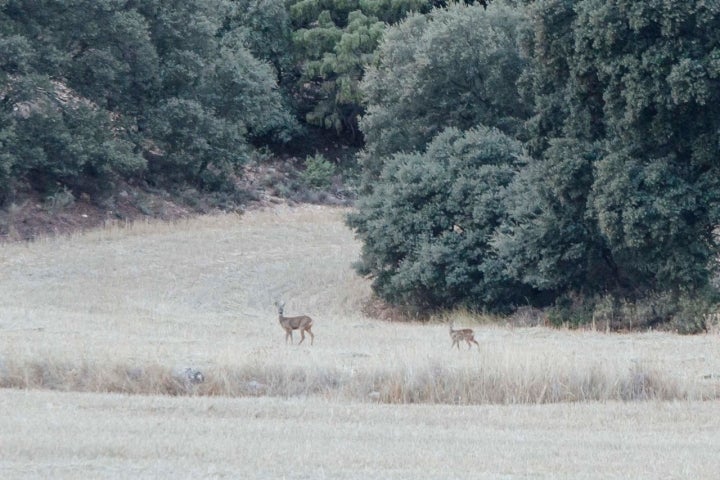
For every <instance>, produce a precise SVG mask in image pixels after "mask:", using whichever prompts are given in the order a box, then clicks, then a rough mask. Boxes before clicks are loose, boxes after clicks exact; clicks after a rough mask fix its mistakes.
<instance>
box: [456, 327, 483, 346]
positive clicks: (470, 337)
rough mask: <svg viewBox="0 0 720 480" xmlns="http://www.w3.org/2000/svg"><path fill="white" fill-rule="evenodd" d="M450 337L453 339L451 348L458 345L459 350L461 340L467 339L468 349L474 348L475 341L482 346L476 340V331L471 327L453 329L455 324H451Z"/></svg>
mask: <svg viewBox="0 0 720 480" xmlns="http://www.w3.org/2000/svg"><path fill="white" fill-rule="evenodd" d="M450 338H451V339H452V345H450V348H452V347H454V346H457V348H458V350H460V340H465V342H467V344H468V349H470V348H472V344H473V343H474V344H475V345H477V347H478V348H480V344H479V343H478V342H476V341H475V333H474V332H473V331H472V329H471V328H461V329H459V330H453V326H452V324H450Z"/></svg>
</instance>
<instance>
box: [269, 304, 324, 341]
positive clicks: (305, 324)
mask: <svg viewBox="0 0 720 480" xmlns="http://www.w3.org/2000/svg"><path fill="white" fill-rule="evenodd" d="M275 306H276V307H277V309H278V320H279V321H280V326H281V327H282V328H284V329H285V343H287V341H288V338H289V339H290V343H293V336H292V332H293V330H300V342H299V343H298V345H300V344H301V343H302V342H303V340H305V332H307V333H308V334H309V335H310V345H312V344H313V342H314V341H315V335H313V333H312V330H310V329H311V328H312V326H313V319H312V318H310V317H308V316H307V315H302V316H300V317H283V308H284V307H285V302H280V303H278V302H275Z"/></svg>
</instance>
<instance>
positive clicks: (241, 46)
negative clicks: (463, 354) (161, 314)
mask: <svg viewBox="0 0 720 480" xmlns="http://www.w3.org/2000/svg"><path fill="white" fill-rule="evenodd" d="M0 32H1V35H0V209H7V208H11V206H12V205H13V204H15V203H16V202H18V201H19V199H21V198H22V197H23V196H25V195H29V194H31V193H32V194H37V195H40V196H43V197H52V196H56V195H59V194H61V195H65V196H71V197H72V198H80V197H83V196H84V197H86V198H89V199H91V201H95V202H102V201H107V199H108V198H111V197H113V196H114V195H117V194H118V189H119V188H121V187H120V186H121V185H127V184H130V185H138V186H142V187H145V188H153V189H156V190H162V191H167V192H177V191H181V190H183V189H187V188H192V189H194V190H196V191H198V192H201V193H203V194H207V195H216V198H222V199H223V200H222V201H223V202H225V203H233V202H238V203H239V202H243V201H244V199H245V198H246V196H247V192H243V191H242V188H243V187H242V186H241V183H240V182H239V179H241V177H242V175H243V172H244V170H243V167H244V166H245V165H247V164H248V163H249V162H263V161H267V162H272V161H278V160H277V159H278V158H282V154H283V153H284V152H297V151H301V152H308V151H311V150H312V146H314V145H317V144H318V143H319V142H321V141H327V139H328V138H331V139H332V141H333V142H337V143H339V144H341V145H343V146H346V147H348V148H349V149H350V151H353V152H357V153H356V154H355V155H354V156H353V157H352V159H351V165H350V173H349V174H348V175H347V177H348V178H347V179H346V181H347V182H348V183H349V184H352V188H353V190H354V192H355V197H356V198H355V202H354V208H353V209H352V213H350V214H349V215H348V218H347V224H348V225H349V226H350V228H351V229H352V230H353V232H354V234H355V235H356V237H357V238H358V239H359V240H361V242H362V245H363V247H362V252H361V255H360V258H359V259H358V261H357V262H356V264H355V269H356V271H357V273H358V274H359V275H363V276H367V277H369V278H372V282H373V291H374V293H375V294H376V295H377V296H378V297H379V298H381V299H383V300H384V301H386V302H388V303H389V304H393V305H397V306H400V307H402V308H404V309H406V310H407V311H408V312H414V313H415V314H422V313H425V312H432V311H437V310H440V309H453V308H464V309H467V310H470V311H486V312H499V313H504V312H509V311H512V310H514V309H516V308H518V307H523V306H532V307H540V308H544V309H546V311H547V315H548V319H549V321H550V322H551V323H553V324H557V325H578V324H583V323H590V322H595V321H602V322H608V323H612V324H613V325H615V326H616V327H617V328H627V327H628V326H633V327H640V328H669V329H673V330H677V331H680V332H687V333H690V332H697V331H700V330H702V329H703V325H704V323H703V319H704V318H705V316H706V315H707V314H709V313H712V312H714V309H715V308H716V305H717V303H718V300H719V298H718V280H717V266H718V265H717V260H718V253H719V252H718V238H717V235H718V231H717V227H718V224H719V222H720V171H719V170H720V161H718V153H719V152H720V2H718V1H715V0H710V1H703V0H691V1H687V0H642V1H637V0H535V1H533V0H517V1H511V0H493V1H476V2H453V1H438V0H435V1H431V0H202V1H199V0H194V1H190V0H174V1H169V0H144V1H142V2H140V1H134V0H65V1H59V0H0ZM333 161H334V160H333V159H326V158H323V157H322V155H319V154H318V155H308V156H307V160H306V162H305V164H303V165H300V166H299V168H301V169H302V170H303V174H304V178H305V179H306V180H307V183H308V185H310V186H312V187H316V188H322V186H323V185H327V184H328V182H329V177H330V176H332V175H333V172H335V171H336V167H338V165H334V164H333ZM343 167H344V168H347V165H344V166H343ZM218 196H219V197H218Z"/></svg>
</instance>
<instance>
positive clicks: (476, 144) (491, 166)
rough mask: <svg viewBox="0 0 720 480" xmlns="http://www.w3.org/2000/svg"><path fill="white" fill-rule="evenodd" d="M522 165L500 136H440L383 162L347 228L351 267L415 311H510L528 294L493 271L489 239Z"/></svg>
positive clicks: (516, 148) (518, 152) (452, 132)
mask: <svg viewBox="0 0 720 480" xmlns="http://www.w3.org/2000/svg"><path fill="white" fill-rule="evenodd" d="M525 161H526V159H525V157H524V154H523V150H522V146H521V145H520V144H519V143H518V142H516V141H514V140H512V139H510V138H509V137H507V136H506V135H504V134H503V133H501V132H500V131H498V130H496V129H491V128H487V127H478V128H475V129H471V130H468V131H467V132H464V133H463V132H461V131H460V130H457V129H454V128H450V129H447V130H445V131H444V132H442V133H441V134H439V135H438V136H437V137H436V138H435V139H434V140H433V141H432V142H431V143H430V144H429V145H428V147H427V149H426V150H425V151H424V152H423V153H402V154H396V155H394V156H392V157H390V158H388V159H387V160H386V162H385V164H384V167H383V171H382V174H381V175H380V178H379V179H378V182H377V183H376V185H375V189H374V191H373V193H372V194H371V195H368V196H365V197H363V198H362V199H361V200H360V201H359V205H358V212H357V213H355V214H352V215H350V216H349V224H350V226H351V227H352V228H354V229H355V232H356V234H357V236H358V238H360V239H361V240H362V241H363V250H362V257H361V260H360V262H358V264H357V266H356V268H357V270H358V272H359V273H361V274H363V275H370V276H371V277H373V288H374V289H375V291H376V293H378V294H379V295H380V296H381V297H383V298H385V299H386V300H389V301H391V302H395V303H403V304H406V305H411V306H413V307H415V308H437V307H449V306H453V305H458V304H464V305H466V306H468V307H471V308H485V307H489V308H493V309H498V308H509V307H510V306H511V305H512V304H513V303H515V302H518V301H521V299H522V297H523V295H525V294H528V293H529V289H527V288H522V287H520V286H519V285H518V284H517V282H514V281H512V280H511V279H509V278H508V277H507V276H506V275H505V274H504V272H503V271H502V270H500V269H498V268H497V264H496V261H495V258H494V256H493V255H492V253H491V245H490V244H489V239H490V237H491V235H492V233H493V231H494V230H495V228H496V227H497V226H498V225H499V223H500V222H501V221H502V219H503V218H504V216H505V215H504V211H503V204H504V202H505V195H506V190H505V188H506V187H507V185H508V184H509V183H510V182H511V181H512V179H513V177H514V175H515V174H516V172H517V171H518V170H519V169H520V168H521V166H522V165H524V163H525Z"/></svg>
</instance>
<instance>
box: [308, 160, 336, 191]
mask: <svg viewBox="0 0 720 480" xmlns="http://www.w3.org/2000/svg"><path fill="white" fill-rule="evenodd" d="M333 175H335V166H334V165H333V164H332V163H330V162H329V161H328V160H327V159H326V158H325V157H324V156H323V155H321V154H317V155H313V156H312V157H308V158H306V159H305V170H304V171H303V173H302V176H301V177H302V180H303V182H304V183H305V184H306V185H307V186H308V187H309V188H311V189H314V190H323V189H327V188H329V187H330V185H331V184H332V177H333Z"/></svg>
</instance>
